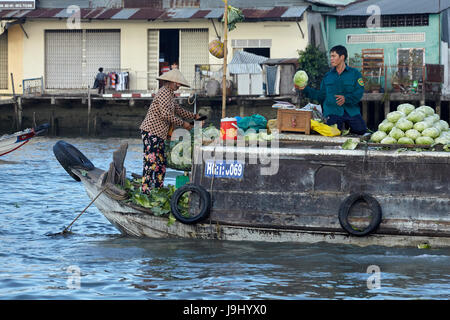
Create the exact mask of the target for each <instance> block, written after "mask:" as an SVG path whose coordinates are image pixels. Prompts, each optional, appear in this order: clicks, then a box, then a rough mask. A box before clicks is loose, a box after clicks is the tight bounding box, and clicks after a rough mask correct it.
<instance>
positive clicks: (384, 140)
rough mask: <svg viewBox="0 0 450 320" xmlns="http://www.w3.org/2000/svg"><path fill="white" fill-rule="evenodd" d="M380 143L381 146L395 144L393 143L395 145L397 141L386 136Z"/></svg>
mask: <svg viewBox="0 0 450 320" xmlns="http://www.w3.org/2000/svg"><path fill="white" fill-rule="evenodd" d="M380 143H382V144H395V143H397V140H395V139H394V138H392V137H389V136H387V137H386V138H384V139H383V140H381V142H380Z"/></svg>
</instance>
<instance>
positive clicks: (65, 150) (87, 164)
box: [53, 140, 95, 181]
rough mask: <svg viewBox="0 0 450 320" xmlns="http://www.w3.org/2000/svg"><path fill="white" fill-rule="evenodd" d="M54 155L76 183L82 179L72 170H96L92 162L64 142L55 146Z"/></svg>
mask: <svg viewBox="0 0 450 320" xmlns="http://www.w3.org/2000/svg"><path fill="white" fill-rule="evenodd" d="M53 153H54V154H55V157H56V159H57V160H58V162H59V164H60V165H61V166H62V167H63V168H64V170H66V172H67V173H68V174H69V175H70V176H71V177H72V178H73V179H74V180H76V181H81V179H80V178H79V177H78V176H77V175H75V174H74V173H73V172H72V170H71V169H83V170H86V171H91V170H93V169H94V168H95V166H94V165H93V164H92V162H91V161H90V160H89V159H88V158H86V156H85V155H84V154H83V153H81V151H80V150H78V149H77V148H75V147H74V146H73V145H71V144H69V143H67V142H65V141H63V140H60V141H58V142H57V143H56V144H55V145H54V146H53Z"/></svg>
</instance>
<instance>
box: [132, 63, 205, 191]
mask: <svg viewBox="0 0 450 320" xmlns="http://www.w3.org/2000/svg"><path fill="white" fill-rule="evenodd" d="M157 79H158V80H162V81H163V84H162V86H161V88H160V89H159V91H158V93H157V94H156V95H155V97H154V99H153V102H152V104H151V105H150V107H149V109H148V112H147V115H146V116H145V119H144V121H142V123H141V125H140V127H139V128H140V129H141V135H142V141H143V143H144V161H143V163H144V168H143V174H142V187H141V190H142V193H146V194H149V192H150V190H151V188H152V185H153V184H154V186H155V188H161V187H162V186H163V185H164V177H165V174H166V165H167V160H166V155H165V152H164V149H165V143H164V141H165V140H167V139H168V137H169V134H170V133H169V129H171V128H173V127H174V126H175V125H176V126H180V127H183V128H184V129H186V130H191V129H192V127H193V126H192V125H191V124H190V123H189V122H187V121H183V120H182V119H180V118H183V119H188V120H197V119H199V118H200V116H199V115H198V114H194V113H192V112H189V111H187V110H185V109H183V108H181V107H180V106H179V105H178V103H177V102H176V101H175V94H174V92H175V91H177V90H178V89H179V88H180V86H185V87H188V88H189V87H190V86H189V84H188V82H187V81H186V79H185V78H184V77H183V74H182V73H181V72H180V71H179V70H178V69H174V70H171V71H169V72H166V73H164V74H163V75H162V76H160V77H158V78H157ZM175 114H176V115H177V116H179V117H180V118H179V117H176V116H175Z"/></svg>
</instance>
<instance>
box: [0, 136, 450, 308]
mask: <svg viewBox="0 0 450 320" xmlns="http://www.w3.org/2000/svg"><path fill="white" fill-rule="evenodd" d="M57 141H58V139H51V138H45V137H38V138H36V139H34V140H33V141H31V142H30V143H29V144H27V145H26V146H24V147H23V148H22V150H21V152H13V153H11V154H8V155H6V156H5V157H4V158H2V160H1V161H0V241H1V244H2V246H1V249H0V297H1V298H2V299H360V298H368V299H385V298H396V299H448V298H449V297H450V272H449V271H450V267H449V266H450V250H448V249H429V250H419V249H416V248H409V249H405V248H384V247H375V246H374V247H366V248H360V247H350V246H340V245H331V244H325V243H320V244H315V245H305V244H298V243H282V244H280V243H255V242H245V241H243V242H229V241H217V240H184V239H137V238H131V237H123V236H121V235H120V233H119V232H118V231H117V229H115V228H114V227H113V226H112V225H111V224H110V223H109V222H108V221H107V220H106V219H105V218H104V217H103V215H102V214H101V213H100V212H99V211H98V209H97V208H95V206H91V207H90V208H89V209H88V210H87V211H86V213H85V214H83V216H82V217H81V218H80V219H79V220H78V221H77V222H76V223H75V224H74V226H73V229H72V231H73V234H71V235H69V236H67V237H47V236H45V234H46V233H47V232H59V231H61V230H63V228H64V227H65V226H67V225H68V224H69V223H70V222H71V221H72V220H73V219H74V218H75V217H76V215H78V213H80V212H81V210H83V209H84V208H85V206H86V205H87V204H88V203H89V198H88V197H87V195H86V192H85V190H84V188H83V186H82V185H81V184H80V183H77V182H75V181H74V180H73V179H72V178H71V177H70V176H69V175H68V174H67V173H66V172H65V171H64V169H63V168H62V167H61V166H60V165H59V163H58V162H57V160H56V159H55V158H54V155H53V151H52V147H53V145H54V144H55V143H56V142H57ZM66 141H67V142H68V143H71V144H73V145H75V146H76V147H77V148H78V149H79V150H81V151H82V152H83V153H84V154H85V155H86V156H87V157H88V158H89V159H90V160H91V161H92V162H93V163H94V164H95V165H96V166H98V167H100V168H107V167H108V166H109V162H110V161H111V160H112V152H113V150H115V149H116V148H117V147H118V146H120V144H121V143H122V142H123V141H124V140H123V139H66ZM126 141H127V142H128V143H129V148H128V154H127V157H126V159H125V166H126V168H127V172H128V174H131V172H135V173H140V172H141V166H142V159H141V152H142V150H141V149H142V145H141V141H140V140H138V139H134V140H133V139H129V140H126ZM177 174H178V173H177V172H174V171H171V172H170V173H169V174H168V175H167V179H166V182H167V183H171V184H174V183H175V176H176V175H177ZM372 265H375V266H378V267H379V269H380V279H379V280H380V287H379V288H377V289H369V288H368V285H367V281H368V278H369V277H370V276H371V274H369V273H367V270H368V267H369V266H372ZM76 268H79V270H80V274H79V277H80V278H79V284H80V285H79V287H77V288H75V289H74V288H73V287H71V284H73V283H75V284H76V283H77V282H76V281H72V282H70V281H71V280H76V279H72V278H71V277H74V276H76V274H74V273H73V272H70V270H77V269H76Z"/></svg>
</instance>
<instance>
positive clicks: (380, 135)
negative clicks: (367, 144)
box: [370, 131, 387, 143]
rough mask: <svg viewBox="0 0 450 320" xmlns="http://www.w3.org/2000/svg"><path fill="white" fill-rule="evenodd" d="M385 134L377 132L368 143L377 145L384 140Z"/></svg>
mask: <svg viewBox="0 0 450 320" xmlns="http://www.w3.org/2000/svg"><path fill="white" fill-rule="evenodd" d="M386 136H387V134H386V132H384V131H377V132H375V133H374V134H372V136H371V137H370V141H372V142H375V143H378V142H380V141H381V140H383V139H384V138H386Z"/></svg>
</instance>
